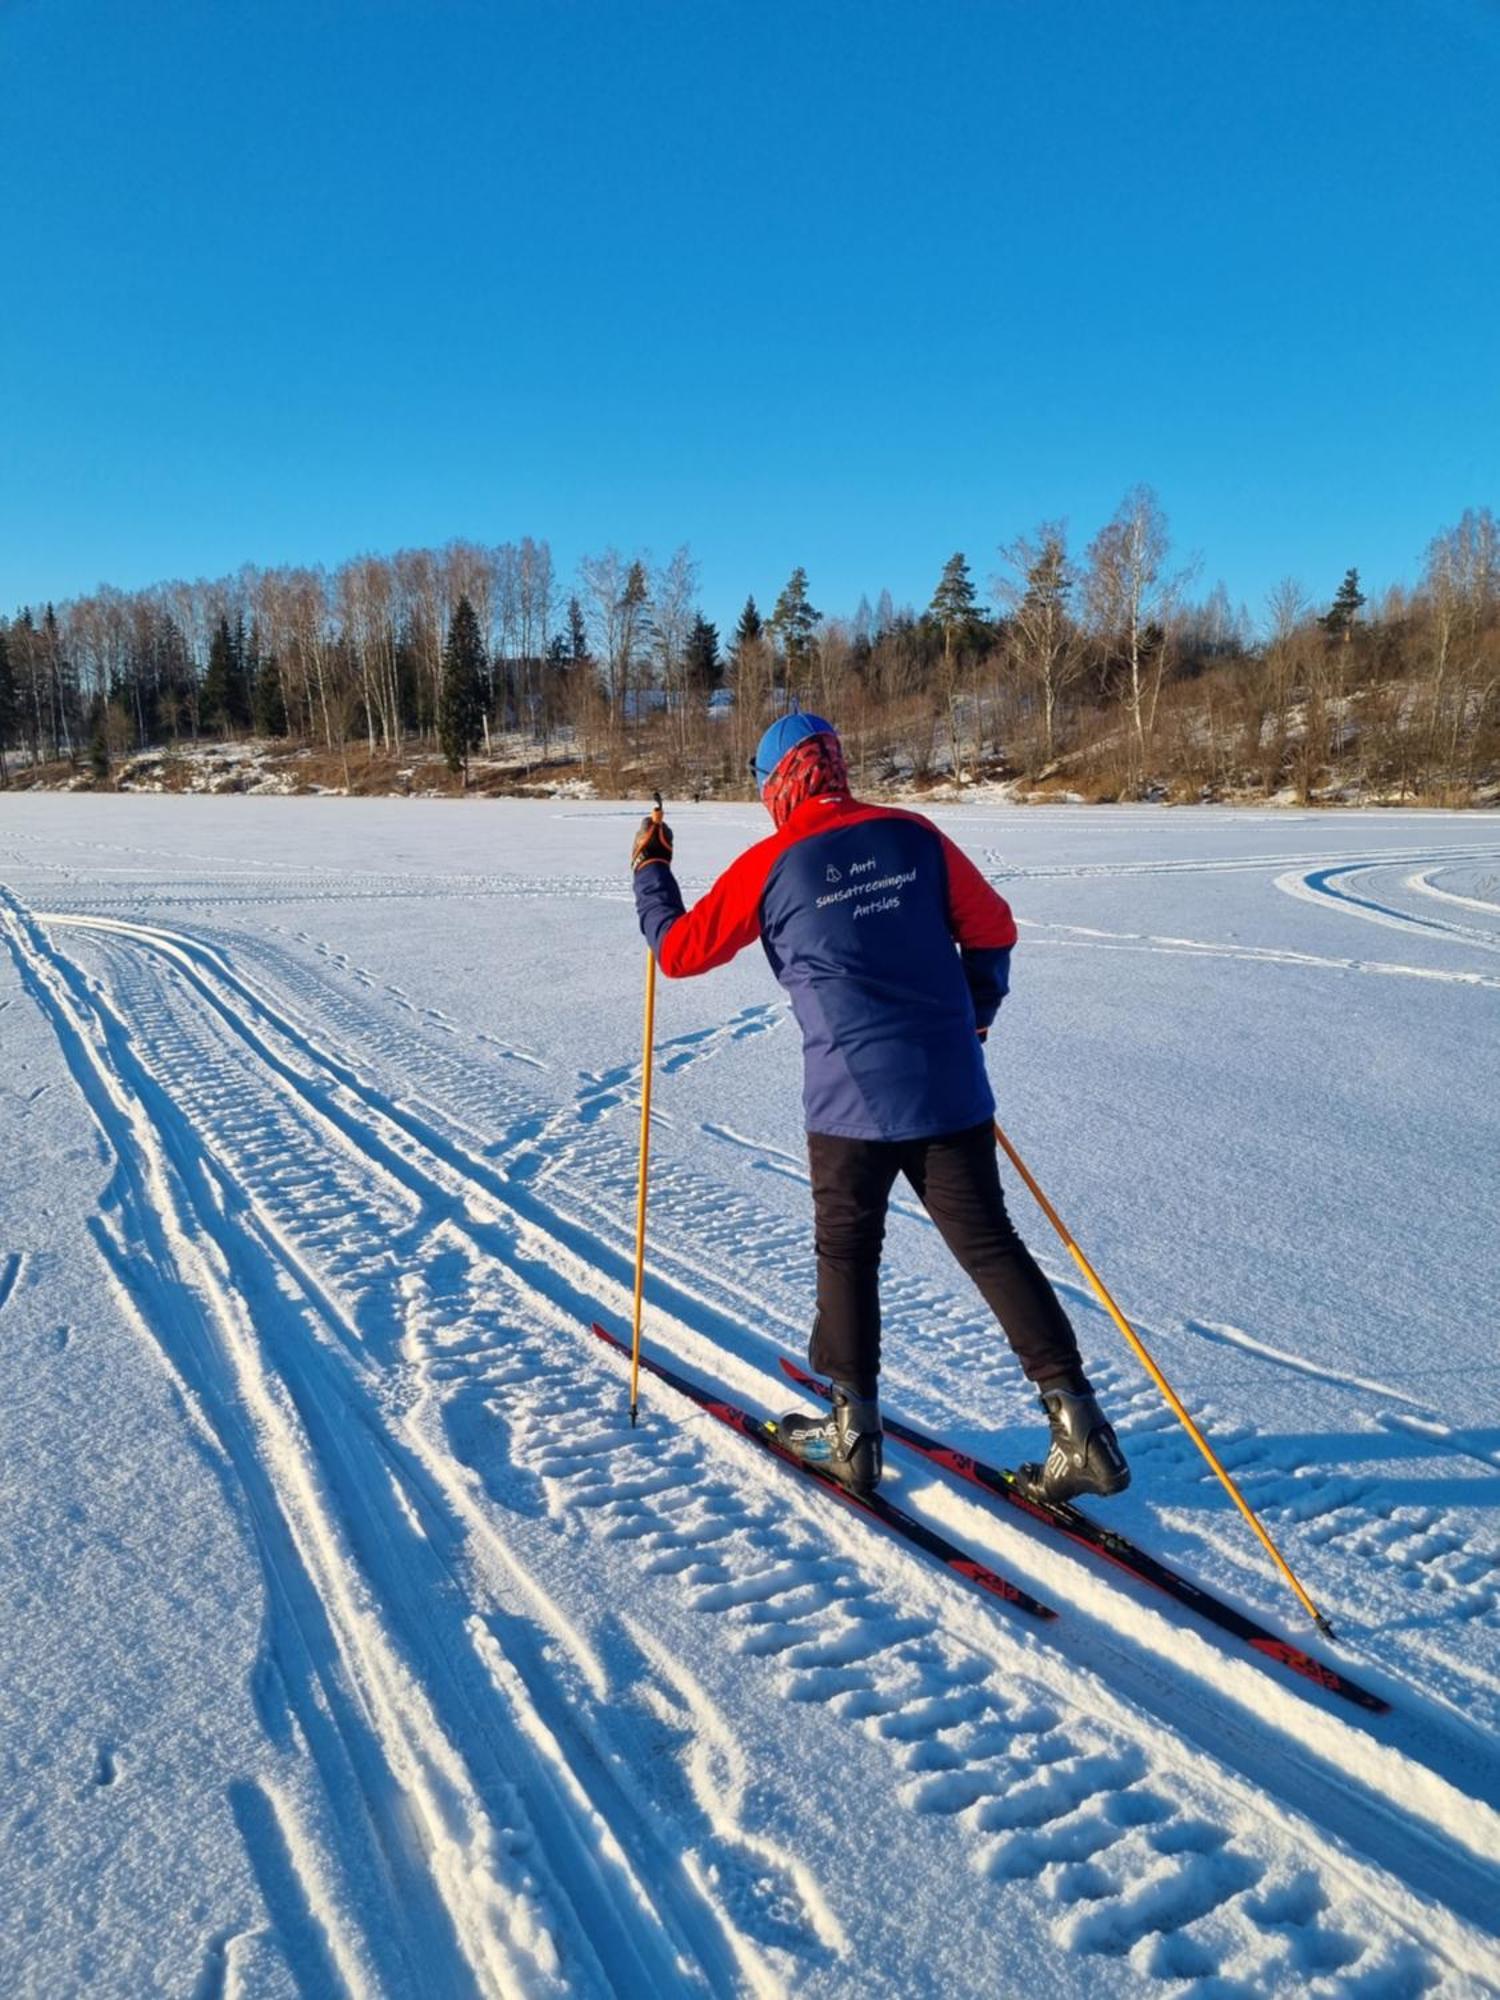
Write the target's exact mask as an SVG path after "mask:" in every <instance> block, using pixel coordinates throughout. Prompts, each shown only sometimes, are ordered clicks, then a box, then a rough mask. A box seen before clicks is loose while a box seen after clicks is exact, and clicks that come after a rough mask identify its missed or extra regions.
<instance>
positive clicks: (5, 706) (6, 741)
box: [0, 629, 16, 785]
mask: <svg viewBox="0 0 1500 2000" xmlns="http://www.w3.org/2000/svg"><path fill="white" fill-rule="evenodd" d="M15 733H16V682H15V676H14V674H13V673H12V672H11V666H10V645H9V643H8V641H7V639H6V637H5V632H4V630H3V629H0V785H8V784H9V783H10V772H9V771H8V769H7V768H6V763H5V753H6V751H7V750H8V749H9V748H10V745H11V740H12V738H13V737H14V735H15Z"/></svg>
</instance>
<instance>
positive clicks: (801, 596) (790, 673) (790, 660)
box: [770, 564, 823, 695]
mask: <svg viewBox="0 0 1500 2000" xmlns="http://www.w3.org/2000/svg"><path fill="white" fill-rule="evenodd" d="M822 616H823V614H822V612H821V611H815V610H814V609H813V607H812V605H811V604H810V603H809V602H808V597H807V571H806V570H805V569H803V568H802V566H801V565H800V564H799V565H798V566H797V568H796V569H794V570H793V571H792V573H791V575H790V576H789V577H788V578H787V583H786V588H785V590H783V591H782V593H781V595H780V597H778V598H777V600H776V609H775V610H774V611H773V612H772V613H771V618H770V625H771V630H772V631H773V632H774V633H775V634H776V637H777V639H778V640H779V641H780V644H781V652H782V657H783V659H784V660H785V662H786V685H787V689H788V692H789V693H791V694H794V695H795V694H796V693H797V690H798V688H799V687H800V686H801V684H802V682H803V680H804V677H805V676H806V675H807V673H808V670H809V668H810V666H811V662H812V655H813V644H814V637H813V635H814V634H815V633H816V631H817V629H818V621H819V619H820V618H821V617H822Z"/></svg>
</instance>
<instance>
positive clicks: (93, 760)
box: [89, 694, 109, 785]
mask: <svg viewBox="0 0 1500 2000" xmlns="http://www.w3.org/2000/svg"><path fill="white" fill-rule="evenodd" d="M90 720H91V722H92V725H93V726H92V728H91V729H90V731H89V764H90V767H91V768H92V770H93V773H94V783H95V784H96V785H107V784H108V783H109V707H108V704H107V703H106V702H105V700H104V697H103V696H102V695H97V694H96V695H95V696H94V706H93V714H92V717H91V718H90Z"/></svg>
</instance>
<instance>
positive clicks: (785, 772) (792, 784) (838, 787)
mask: <svg viewBox="0 0 1500 2000" xmlns="http://www.w3.org/2000/svg"><path fill="white" fill-rule="evenodd" d="M826 795H835V796H837V797H839V798H847V797H848V796H849V772H848V768H847V766H846V765H845V763H844V751H843V746H842V744H841V743H840V742H839V739H838V738H837V737H836V736H834V735H831V734H830V735H826V736H825V735H819V736H809V737H807V738H806V740H805V741H804V742H801V743H799V744H797V745H796V747H795V748H794V749H791V750H788V751H787V753H786V755H785V756H784V757H783V758H782V760H781V762H780V763H779V764H778V765H777V766H776V769H775V770H774V771H773V772H772V773H771V776H770V778H769V780H768V781H767V784H766V788H765V790H764V791H763V792H762V793H761V798H762V800H763V801H764V802H765V806H766V810H767V811H768V812H769V813H770V815H771V817H772V819H774V820H775V822H776V824H777V826H779V827H780V826H785V825H786V823H787V821H788V820H789V819H790V818H791V816H792V814H793V813H794V812H795V811H796V810H797V808H798V806H800V805H805V804H806V802H807V801H808V800H809V799H816V798H821V797H824V796H826Z"/></svg>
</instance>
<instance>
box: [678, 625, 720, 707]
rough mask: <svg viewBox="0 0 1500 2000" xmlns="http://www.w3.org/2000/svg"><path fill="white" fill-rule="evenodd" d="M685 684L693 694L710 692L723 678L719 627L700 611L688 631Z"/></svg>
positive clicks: (684, 664) (684, 667) (684, 665)
mask: <svg viewBox="0 0 1500 2000" xmlns="http://www.w3.org/2000/svg"><path fill="white" fill-rule="evenodd" d="M683 670H684V673H685V674H686V677H687V685H688V686H689V688H691V689H692V691H693V692H694V693H695V694H700V695H704V694H710V693H712V691H713V690H714V689H715V688H716V687H718V686H719V684H720V682H721V681H722V680H723V678H724V662H723V661H722V660H721V659H720V658H719V628H718V626H717V625H712V624H710V623H709V621H708V619H706V618H705V617H704V615H703V613H702V612H701V611H700V612H699V613H698V615H697V617H696V618H695V619H694V620H693V624H692V629H691V631H690V632H689V633H688V640H687V650H686V653H685V655H684V659H683Z"/></svg>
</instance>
